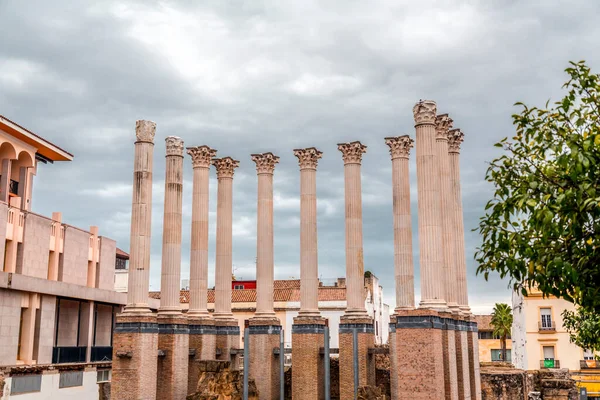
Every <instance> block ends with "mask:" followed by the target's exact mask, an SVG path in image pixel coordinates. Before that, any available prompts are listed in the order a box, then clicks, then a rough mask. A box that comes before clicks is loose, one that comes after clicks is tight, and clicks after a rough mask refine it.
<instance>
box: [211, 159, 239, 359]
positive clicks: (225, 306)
mask: <svg viewBox="0 0 600 400" xmlns="http://www.w3.org/2000/svg"><path fill="white" fill-rule="evenodd" d="M212 163H213V165H214V166H215V168H216V170H217V179H218V189H217V251H216V265H215V312H214V318H215V327H216V334H217V339H216V341H217V342H216V347H217V350H219V351H220V354H219V355H218V356H217V358H218V359H219V360H233V362H234V364H237V362H236V361H237V357H233V358H232V357H231V355H230V353H231V349H239V348H240V328H239V326H238V323H237V320H236V319H235V318H233V314H232V313H231V276H232V247H231V241H232V221H233V220H232V210H233V207H232V205H233V200H232V196H233V195H232V193H233V191H232V184H233V173H234V170H235V169H236V168H237V167H238V166H239V165H240V162H239V161H237V160H234V159H233V158H231V157H224V158H218V159H214V160H213V161H212Z"/></svg>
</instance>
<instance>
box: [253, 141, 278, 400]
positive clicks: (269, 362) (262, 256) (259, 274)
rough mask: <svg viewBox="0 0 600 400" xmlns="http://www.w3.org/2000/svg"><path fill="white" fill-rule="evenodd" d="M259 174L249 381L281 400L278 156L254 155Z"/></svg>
mask: <svg viewBox="0 0 600 400" xmlns="http://www.w3.org/2000/svg"><path fill="white" fill-rule="evenodd" d="M252 161H254V162H255V163H256V173H257V175H258V205H257V217H256V220H257V226H256V227H257V233H256V239H257V243H256V313H255V315H254V317H253V318H251V319H250V321H249V323H250V326H249V327H248V329H249V330H250V332H249V333H250V378H254V380H255V381H256V387H257V389H258V392H259V393H260V398H261V399H273V400H276V399H279V357H275V356H274V355H273V349H274V348H279V334H280V332H281V326H280V322H279V320H278V319H277V317H275V311H274V309H273V273H274V263H273V171H274V170H275V164H277V163H278V162H279V157H277V156H276V155H273V153H262V154H252Z"/></svg>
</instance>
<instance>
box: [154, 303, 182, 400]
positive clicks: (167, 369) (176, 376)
mask: <svg viewBox="0 0 600 400" xmlns="http://www.w3.org/2000/svg"><path fill="white" fill-rule="evenodd" d="M157 322H158V349H159V350H160V351H161V353H160V355H159V357H158V374H157V382H156V397H157V399H161V400H162V399H165V400H180V399H185V397H186V396H187V391H188V380H187V379H186V378H185V377H187V376H188V363H189V354H190V351H189V326H188V319H187V317H186V316H184V315H183V314H180V315H177V316H175V315H161V314H160V313H159V315H158V318H157ZM182 378H183V379H182Z"/></svg>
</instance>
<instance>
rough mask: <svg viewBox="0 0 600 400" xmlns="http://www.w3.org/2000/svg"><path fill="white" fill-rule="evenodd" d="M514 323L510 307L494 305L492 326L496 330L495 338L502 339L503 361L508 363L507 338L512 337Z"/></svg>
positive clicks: (501, 304)
mask: <svg viewBox="0 0 600 400" xmlns="http://www.w3.org/2000/svg"><path fill="white" fill-rule="evenodd" d="M512 323H513V316H512V309H511V308H510V306H509V305H508V304H505V303H496V305H494V311H493V312H492V321H491V324H492V327H493V328H494V336H499V337H500V345H501V346H502V360H503V361H506V338H507V337H508V335H510V331H511V328H512Z"/></svg>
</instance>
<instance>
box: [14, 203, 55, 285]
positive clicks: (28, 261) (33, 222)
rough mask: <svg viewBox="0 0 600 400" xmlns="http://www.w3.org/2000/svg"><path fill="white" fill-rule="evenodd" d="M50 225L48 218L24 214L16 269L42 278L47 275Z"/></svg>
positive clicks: (24, 273)
mask: <svg viewBox="0 0 600 400" xmlns="http://www.w3.org/2000/svg"><path fill="white" fill-rule="evenodd" d="M51 225H52V221H51V220H50V219H48V218H45V217H42V216H39V215H36V214H32V213H27V214H25V228H24V230H23V243H22V244H21V249H20V251H19V252H18V255H17V271H20V272H21V273H22V274H23V275H28V276H35V277H36V278H43V279H46V278H47V277H48V255H49V252H50V249H49V243H50V228H51Z"/></svg>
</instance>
